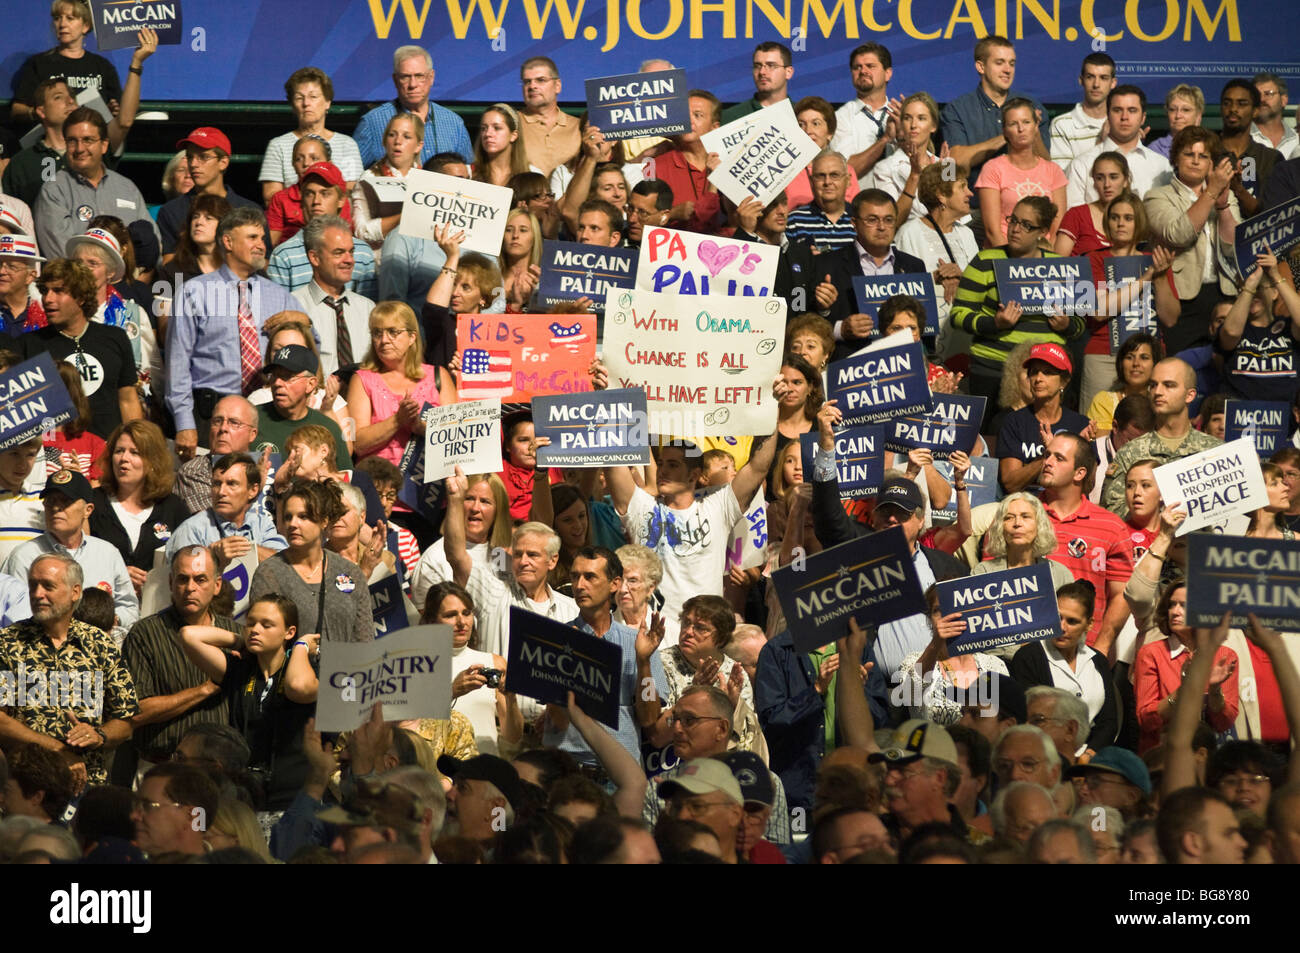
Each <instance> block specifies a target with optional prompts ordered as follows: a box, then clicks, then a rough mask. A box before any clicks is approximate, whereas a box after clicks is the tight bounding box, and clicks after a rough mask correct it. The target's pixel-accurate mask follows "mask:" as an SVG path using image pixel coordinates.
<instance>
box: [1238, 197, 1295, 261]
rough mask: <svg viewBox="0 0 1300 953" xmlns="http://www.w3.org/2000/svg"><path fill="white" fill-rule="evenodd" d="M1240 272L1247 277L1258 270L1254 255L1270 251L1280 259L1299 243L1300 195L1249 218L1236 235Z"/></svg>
mask: <svg viewBox="0 0 1300 953" xmlns="http://www.w3.org/2000/svg"><path fill="white" fill-rule="evenodd" d="M1233 244H1234V247H1235V250H1236V253H1237V271H1239V272H1240V273H1241V276H1242V277H1243V278H1245V277H1246V276H1247V275H1249V274H1250V273H1251V272H1252V271H1254V270H1255V258H1256V257H1258V256H1259V255H1261V254H1263V253H1264V250H1265V249H1268V250H1269V251H1271V252H1272V253H1273V254H1274V255H1276V256H1277V257H1278V260H1279V261H1281V259H1283V258H1284V257H1286V253H1287V252H1289V251H1290V250H1291V249H1292V248H1294V247H1295V246H1296V245H1298V244H1300V198H1293V199H1291V200H1290V201H1289V202H1284V203H1283V204H1281V205H1277V206H1274V207H1273V208H1271V209H1268V210H1267V211H1264V212H1260V213H1259V214H1258V215H1255V216H1253V217H1252V218H1248V219H1246V220H1245V221H1244V222H1242V223H1241V224H1240V225H1238V226H1237V231H1236V233H1235V235H1234V236H1233Z"/></svg>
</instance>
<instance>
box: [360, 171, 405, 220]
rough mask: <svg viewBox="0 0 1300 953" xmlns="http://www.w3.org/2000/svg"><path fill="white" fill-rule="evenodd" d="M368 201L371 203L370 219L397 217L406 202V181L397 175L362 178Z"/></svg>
mask: <svg viewBox="0 0 1300 953" xmlns="http://www.w3.org/2000/svg"><path fill="white" fill-rule="evenodd" d="M361 184H362V186H364V187H365V190H366V192H367V193H368V194H367V195H366V200H367V201H368V202H369V203H370V217H371V218H376V217H378V216H381V215H396V214H397V213H398V212H400V211H401V209H402V203H404V202H405V201H406V180H405V179H403V178H399V177H398V176H395V175H369V174H367V175H365V176H362V178H361Z"/></svg>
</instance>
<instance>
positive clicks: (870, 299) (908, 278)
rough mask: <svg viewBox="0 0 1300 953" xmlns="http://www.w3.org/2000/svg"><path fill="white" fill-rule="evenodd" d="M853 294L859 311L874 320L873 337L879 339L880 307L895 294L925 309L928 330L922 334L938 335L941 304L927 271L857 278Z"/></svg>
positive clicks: (923, 330)
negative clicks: (914, 300) (906, 297)
mask: <svg viewBox="0 0 1300 953" xmlns="http://www.w3.org/2000/svg"><path fill="white" fill-rule="evenodd" d="M853 295H854V297H855V298H857V300H858V311H859V312H861V313H862V314H865V315H867V316H869V317H870V318H871V320H872V321H875V323H876V326H875V327H874V328H873V329H872V331H871V336H872V337H873V338H874V337H879V336H880V331H881V328H880V322H879V321H876V315H877V314H879V313H880V306H881V305H882V304H884V303H885V302H886V301H888V300H889V299H890V298H892V297H893V296H894V295H908V296H910V297H913V298H915V299H916V300H917V301H919V302H921V304H923V305H924V306H925V327H923V328H921V334H922V335H934V334H938V333H939V303H938V299H936V298H935V294H934V278H933V277H932V276H931V275H930V274H929V273H928V272H917V273H916V274H901V275H855V276H854V277H853Z"/></svg>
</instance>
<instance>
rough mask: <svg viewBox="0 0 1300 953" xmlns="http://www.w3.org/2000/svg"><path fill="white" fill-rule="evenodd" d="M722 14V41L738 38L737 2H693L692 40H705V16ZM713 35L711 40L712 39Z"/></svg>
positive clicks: (733, 0) (706, 0) (694, 0)
mask: <svg viewBox="0 0 1300 953" xmlns="http://www.w3.org/2000/svg"><path fill="white" fill-rule="evenodd" d="M706 13H721V14H722V37H721V38H722V39H724V40H734V39H735V38H736V0H713V2H712V3H710V2H708V0H691V39H692V40H702V39H704V14H706ZM712 38H713V37H712V35H711V36H710V39H712Z"/></svg>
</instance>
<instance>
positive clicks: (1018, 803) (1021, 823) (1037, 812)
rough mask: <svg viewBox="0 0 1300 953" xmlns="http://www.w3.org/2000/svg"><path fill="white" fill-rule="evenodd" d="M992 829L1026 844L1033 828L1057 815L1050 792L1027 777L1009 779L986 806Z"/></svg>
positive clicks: (1001, 835) (998, 834)
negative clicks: (1019, 779)
mask: <svg viewBox="0 0 1300 953" xmlns="http://www.w3.org/2000/svg"><path fill="white" fill-rule="evenodd" d="M989 814H990V819H991V820H992V821H993V833H994V834H996V835H997V836H998V837H1006V838H1009V839H1010V840H1014V841H1019V842H1020V843H1022V844H1027V843H1028V842H1029V839H1030V838H1031V837H1033V836H1034V832H1035V831H1036V830H1038V828H1040V827H1042V826H1043V825H1044V824H1046V823H1047V822H1048V821H1050V820H1052V819H1053V818H1054V817H1056V816H1057V810H1056V802H1055V801H1054V800H1053V799H1052V792H1051V791H1049V790H1047V788H1045V787H1043V786H1042V785H1039V784H1033V783H1031V782H1029V781H1012V782H1011V783H1010V784H1008V785H1007V786H1006V787H1004V788H1003V789H1002V790H1001V791H999V792H998V796H997V797H995V798H994V799H993V805H992V807H990V808H989Z"/></svg>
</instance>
